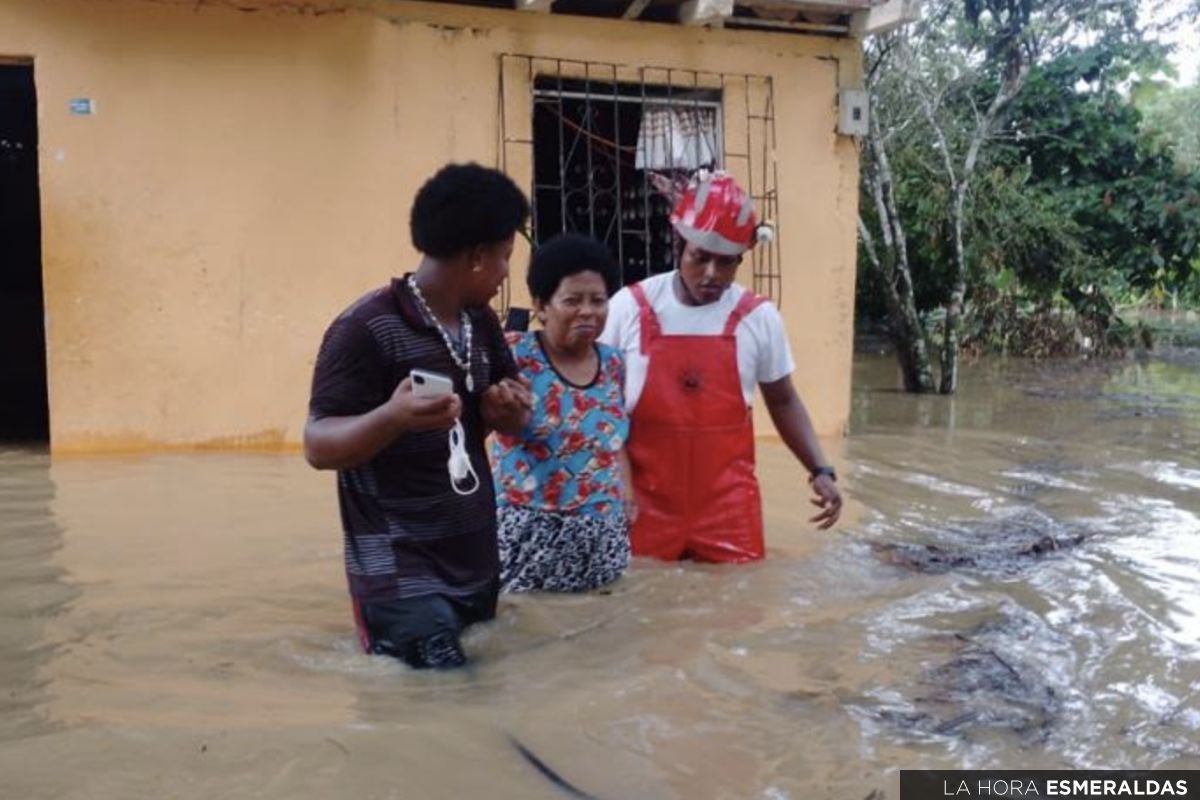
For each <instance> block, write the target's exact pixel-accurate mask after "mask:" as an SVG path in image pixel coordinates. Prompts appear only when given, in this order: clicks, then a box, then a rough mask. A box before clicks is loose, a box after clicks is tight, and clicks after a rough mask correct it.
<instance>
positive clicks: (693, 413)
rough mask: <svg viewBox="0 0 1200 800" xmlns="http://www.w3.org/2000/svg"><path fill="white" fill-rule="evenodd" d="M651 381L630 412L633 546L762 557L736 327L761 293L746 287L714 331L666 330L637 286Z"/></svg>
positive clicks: (717, 556) (639, 550)
mask: <svg viewBox="0 0 1200 800" xmlns="http://www.w3.org/2000/svg"><path fill="white" fill-rule="evenodd" d="M631 292H632V293H633V297H634V299H635V300H636V301H637V304H638V309H639V314H640V320H641V328H642V333H641V351H642V353H643V354H644V355H646V356H648V357H649V359H650V366H649V368H648V370H647V374H646V385H645V386H644V387H643V389H642V394H641V396H640V397H639V398H638V402H637V405H636V406H635V407H634V409H633V414H632V415H631V428H630V433H629V460H630V463H631V465H632V467H633V486H634V489H635V491H636V495H637V503H638V518H637V523H636V524H635V525H634V526H633V531H632V532H631V534H630V537H631V540H632V544H633V552H634V555H639V556H652V557H654V558H661V559H668V560H676V559H679V558H684V557H691V558H694V559H696V560H697V561H717V562H738V561H751V560H754V559H760V558H762V557H763V525H762V499H761V496H760V494H759V490H758V481H757V479H755V477H754V428H753V425H752V423H751V415H750V409H749V408H747V406H746V400H745V398H744V397H743V396H742V383H741V379H740V378H739V376H738V363H737V340H736V339H735V338H734V331H735V330H736V329H737V326H738V323H740V322H741V321H742V319H744V318H745V317H746V315H747V314H749V313H750V312H751V311H753V310H754V309H755V308H757V307H758V305H759V304H761V303H762V302H764V298H762V297H758V296H756V295H754V294H752V293H750V292H746V293H745V294H743V295H742V297H741V300H739V301H738V304H737V306H736V307H735V308H734V309H733V311H732V312H731V313H730V315H729V319H728V320H727V321H726V323H725V330H724V331H723V332H722V333H720V334H719V335H717V336H666V335H664V334H663V332H662V328H661V326H660V325H659V322H658V316H657V315H656V314H655V313H654V309H653V308H651V307H650V302H649V301H648V300H647V299H646V294H645V292H644V291H643V290H642V287H641V286H638V285H634V286H632V287H631Z"/></svg>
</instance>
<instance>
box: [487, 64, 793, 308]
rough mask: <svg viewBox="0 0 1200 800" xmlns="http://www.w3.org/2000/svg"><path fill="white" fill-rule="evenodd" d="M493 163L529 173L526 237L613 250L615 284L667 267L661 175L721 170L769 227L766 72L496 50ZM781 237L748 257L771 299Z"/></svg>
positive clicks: (773, 207) (773, 181)
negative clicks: (587, 241) (576, 236)
mask: <svg viewBox="0 0 1200 800" xmlns="http://www.w3.org/2000/svg"><path fill="white" fill-rule="evenodd" d="M500 137H501V142H500V144H501V147H500V160H501V168H502V169H504V170H505V171H506V172H508V173H509V174H510V175H512V176H513V177H514V178H516V179H517V180H528V181H529V186H530V188H531V191H530V198H531V200H532V205H533V218H532V224H531V236H532V239H533V243H534V244H535V246H536V244H538V243H541V242H544V241H546V240H548V239H549V238H551V237H552V236H554V235H555V234H558V233H561V232H564V231H572V232H579V233H587V234H590V235H592V236H594V237H596V238H597V239H599V240H601V241H603V242H604V243H605V244H606V245H608V247H609V248H610V249H611V251H612V253H613V255H614V256H615V257H616V258H617V261H618V263H619V264H620V266H621V281H622V284H629V283H633V282H636V281H638V280H641V279H642V278H645V277H647V276H649V275H653V274H656V273H659V272H664V271H668V270H670V269H673V268H674V250H673V246H672V241H673V239H672V231H671V226H670V222H669V220H668V215H669V213H670V207H669V201H668V200H667V198H666V197H665V196H664V195H663V194H661V193H660V192H659V191H658V189H657V188H656V183H658V182H661V181H664V180H665V181H672V180H675V181H680V180H684V179H686V178H687V176H689V175H690V174H691V173H692V172H693V171H695V170H696V169H698V168H702V167H703V168H710V169H712V168H718V169H725V170H727V171H729V172H730V173H732V174H733V175H734V177H736V178H737V180H738V181H739V183H741V184H742V186H744V187H745V188H746V190H747V191H748V192H749V193H750V195H751V197H752V198H753V200H754V205H755V208H756V209H757V211H758V213H759V216H760V218H761V219H763V220H768V221H771V222H772V223H777V214H778V208H779V193H778V188H777V187H778V181H777V175H776V169H775V116H774V103H773V99H772V86H771V79H770V77H769V76H755V75H740V74H736V75H735V74H725V73H707V72H700V71H695V70H682V69H675V68H669V67H648V66H638V67H624V66H620V65H616V64H603V63H596V62H584V61H571V60H566V59H544V58H537V57H534V56H520V55H504V56H501V69H500ZM779 244H780V237H779V231H778V226H777V225H776V235H775V238H774V240H773V241H771V242H768V243H765V244H763V245H760V246H759V247H756V248H754V250H753V251H752V252H751V254H750V257H749V258H748V259H747V260H748V262H749V264H748V266H749V267H750V271H751V276H752V281H753V287H754V290H755V291H756V292H758V293H760V294H764V295H766V296H768V297H770V298H771V299H772V300H774V301H775V302H776V303H778V302H779V299H780V298H779V295H780V289H781V281H780V271H779V258H780V249H779Z"/></svg>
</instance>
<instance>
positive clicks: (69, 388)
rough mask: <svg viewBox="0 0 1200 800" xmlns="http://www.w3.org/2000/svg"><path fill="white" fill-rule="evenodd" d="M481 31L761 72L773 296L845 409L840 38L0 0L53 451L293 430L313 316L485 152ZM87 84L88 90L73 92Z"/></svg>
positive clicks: (335, 9)
mask: <svg viewBox="0 0 1200 800" xmlns="http://www.w3.org/2000/svg"><path fill="white" fill-rule="evenodd" d="M501 53H519V54H525V55H536V56H547V57H568V58H576V59H585V60H596V61H606V62H617V63H622V64H630V65H638V64H652V65H659V66H672V67H681V68H687V69H702V70H711V71H714V72H744V73H753V74H761V75H770V76H772V77H773V80H774V94H775V102H776V113H777V118H778V120H777V133H778V141H779V151H778V173H779V179H780V189H781V208H780V214H779V219H778V223H779V228H780V232H781V244H782V248H783V249H782V253H783V269H784V278H783V296H782V307H783V312H784V317H785V318H786V320H787V324H788V327H789V333H790V336H791V339H792V344H793V347H794V349H795V351H796V356H797V361H798V363H799V368H798V370H797V374H796V379H797V383H798V386H799V388H800V391H801V393H802V395H803V397H804V398H805V400H806V401H807V403H808V404H809V407H810V409H811V411H812V412H813V415H814V418H815V421H816V423H817V426H818V429H819V430H820V432H821V433H822V434H839V433H841V431H842V430H843V428H844V425H845V422H846V419H847V416H848V412H849V390H850V386H849V384H850V358H851V326H852V316H853V297H854V273H855V269H854V266H855V262H854V247H855V244H854V242H855V224H854V221H855V214H856V202H857V191H856V184H857V167H858V161H857V153H856V150H855V147H854V144H853V142H851V141H849V140H846V139H843V138H839V137H837V136H836V135H835V133H834V125H835V105H836V88H837V85H838V82H839V80H840V81H841V82H842V83H843V84H844V85H847V84H848V85H852V84H854V83H855V82H856V81H857V80H858V77H859V69H860V60H859V54H858V49H857V45H856V43H854V42H853V41H843V40H834V39H826V38H817V37H803V36H789V35H780V34H770V33H757V32H755V33H751V32H725V31H707V30H701V29H690V28H683V27H678V26H669V25H660V24H649V23H628V22H621V21H607V20H596V19H585V18H579V17H563V16H546V15H537V14H527V13H516V12H507V11H487V10H481V9H476V8H469V7H462V6H453V5H438V4H424V3H409V2H374V3H371V2H362V3H332V2H330V3H326V2H305V3H295V2H269V1H268V0H238V1H237V2H236V3H234V2H226V1H225V0H201V2H197V0H178V1H176V0H154V1H153V2H152V1H151V0H0V58H10V59H11V58H29V59H32V60H33V62H34V65H35V80H36V83H37V90H38V99H39V125H40V134H41V192H42V194H41V202H42V230H43V270H44V276H45V295H46V312H47V319H48V323H47V324H48V330H47V336H48V348H49V359H48V360H49V374H50V378H49V380H50V408H51V432H52V445H53V448H54V450H55V451H57V452H67V451H79V450H85V451H97V450H124V449H138V448H157V449H165V448H172V447H187V448H193V447H236V446H242V447H252V446H257V447H287V446H293V445H294V444H295V443H296V442H297V441H298V440H299V437H300V434H301V430H302V426H303V422H304V418H305V410H306V403H307V396H308V383H309V379H310V375H311V369H312V362H313V358H314V356H315V352H316V348H317V345H318V343H319V340H320V336H321V333H322V331H323V330H324V328H325V326H326V325H327V324H328V323H329V321H330V320H331V319H332V317H333V316H334V315H335V314H336V313H337V312H338V311H340V310H341V309H342V308H343V307H344V306H345V305H347V304H348V303H349V302H351V301H352V300H353V299H355V298H356V297H358V296H359V295H361V294H362V293H363V292H364V291H366V290H367V289H369V288H372V287H374V286H377V285H379V284H381V283H383V282H384V281H385V280H386V279H387V278H389V277H390V276H391V275H394V274H399V273H401V272H403V271H405V270H406V269H408V268H410V267H411V266H412V265H413V264H414V263H415V253H414V252H413V250H412V248H411V246H410V244H409V242H408V232H407V215H408V208H409V203H410V201H411V198H412V196H413V194H414V192H415V191H416V189H417V188H418V187H419V186H420V184H421V182H422V181H424V179H425V178H427V177H428V176H429V175H430V174H431V173H432V172H434V171H435V170H436V169H437V168H438V167H440V166H441V165H442V164H444V163H445V162H447V161H451V160H458V161H463V160H476V161H479V162H481V163H485V164H497V163H499V162H498V158H499V146H498V138H499V136H498V133H499V131H498V121H497V117H498V114H497V107H498V99H497V86H498V69H499V54H501ZM82 97H86V98H91V99H92V100H93V102H94V103H95V113H94V114H92V115H90V116H85V115H74V114H72V113H70V108H69V107H70V101H71V100H72V99H74V98H82ZM510 171H512V172H514V177H515V178H517V180H518V182H520V183H522V185H528V183H529V180H528V174H527V167H524V166H521V165H512V164H510ZM522 172H525V174H521V173H522ZM524 259H525V253H520V254H519V255H518V259H517V264H518V265H522V264H523V262H524ZM513 277H514V284H515V285H516V286H518V287H519V286H520V285H521V284H522V283H523V280H524V278H523V274H522V273H521V270H520V268H519V267H518V270H517V272H516V274H514V276H513ZM745 277H746V278H747V280H748V278H749V276H748V275H747V276H745ZM763 422H765V420H763ZM760 430H761V431H769V430H770V428H769V425H762V426H760Z"/></svg>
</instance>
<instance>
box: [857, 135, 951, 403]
mask: <svg viewBox="0 0 1200 800" xmlns="http://www.w3.org/2000/svg"><path fill="white" fill-rule="evenodd" d="M870 120H871V122H870V131H869V133H868V135H867V148H868V156H869V159H868V162H869V163H868V165H867V168H866V169H864V170H863V181H864V183H865V184H866V188H867V189H868V190H869V192H868V193H869V194H870V196H871V197H872V198H873V199H874V201H875V212H876V214H877V215H878V217H879V228H880V233H881V239H882V243H883V248H882V254H881V253H880V252H879V251H878V250H877V249H876V247H875V242H874V239H873V237H872V236H871V233H870V231H869V230H868V228H867V226H866V223H865V222H863V219H862V217H859V220H858V229H859V235H860V237H861V239H862V243H863V248H864V249H865V251H866V253H867V260H868V262H869V263H870V264H871V266H872V268H873V269H874V270H875V273H876V274H877V275H878V276H879V277H880V278H881V281H880V282H881V283H882V284H883V286H884V292H885V295H884V301H885V303H886V304H887V308H888V323H889V324H888V327H889V328H890V330H891V333H892V341H893V342H894V343H895V345H896V357H897V359H898V360H899V362H900V371H901V373H902V374H903V376H904V389H905V390H906V391H909V392H920V393H929V392H933V391H934V390H935V387H934V382H933V368H932V366H931V365H930V361H929V351H928V348H927V347H926V345H925V330H924V328H923V327H922V325H921V318H920V316H919V315H918V314H917V303H916V297H915V295H914V293H913V281H912V272H911V270H910V269H909V264H908V242H907V239H906V238H905V234H904V226H903V224H902V222H901V219H900V211H899V208H898V207H897V205H896V199H895V195H894V194H893V191H892V185H893V182H892V170H891V164H890V162H889V161H888V157H887V151H886V149H885V148H884V144H883V137H882V134H881V132H880V130H879V125H878V121H877V120H876V117H875V115H874V114H871V115H870Z"/></svg>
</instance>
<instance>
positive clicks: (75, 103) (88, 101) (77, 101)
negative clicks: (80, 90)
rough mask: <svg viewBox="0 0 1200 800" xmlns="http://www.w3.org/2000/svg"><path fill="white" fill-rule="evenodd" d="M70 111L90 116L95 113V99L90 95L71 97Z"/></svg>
mask: <svg viewBox="0 0 1200 800" xmlns="http://www.w3.org/2000/svg"><path fill="white" fill-rule="evenodd" d="M71 113H72V114H79V115H81V116H91V115H92V114H95V113H96V101H95V100H93V99H92V98H90V97H73V98H71Z"/></svg>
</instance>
